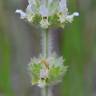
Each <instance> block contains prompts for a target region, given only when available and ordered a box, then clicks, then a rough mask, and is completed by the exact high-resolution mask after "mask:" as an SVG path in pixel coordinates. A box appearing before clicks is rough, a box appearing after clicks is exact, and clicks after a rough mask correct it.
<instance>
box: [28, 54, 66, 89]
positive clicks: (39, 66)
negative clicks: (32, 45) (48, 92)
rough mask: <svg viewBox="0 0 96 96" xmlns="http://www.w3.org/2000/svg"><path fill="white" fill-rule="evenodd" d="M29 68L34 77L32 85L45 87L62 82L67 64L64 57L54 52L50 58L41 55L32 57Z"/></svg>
mask: <svg viewBox="0 0 96 96" xmlns="http://www.w3.org/2000/svg"><path fill="white" fill-rule="evenodd" d="M28 69H29V72H30V76H31V78H32V85H34V84H36V85H38V86H39V87H45V86H46V85H54V84H56V83H58V82H60V81H61V80H62V77H63V76H64V74H65V73H66V71H67V66H64V60H63V57H57V56H56V54H52V56H51V57H48V58H44V57H43V56H40V57H39V58H33V59H31V62H30V63H29V67H28Z"/></svg>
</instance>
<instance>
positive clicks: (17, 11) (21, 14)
mask: <svg viewBox="0 0 96 96" xmlns="http://www.w3.org/2000/svg"><path fill="white" fill-rule="evenodd" d="M16 13H19V14H20V18H21V19H24V18H26V13H25V12H23V11H22V10H20V9H17V10H16Z"/></svg>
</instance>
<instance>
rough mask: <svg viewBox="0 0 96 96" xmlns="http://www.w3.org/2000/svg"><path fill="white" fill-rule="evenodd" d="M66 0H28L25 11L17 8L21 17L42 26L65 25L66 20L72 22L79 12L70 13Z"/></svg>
mask: <svg viewBox="0 0 96 96" xmlns="http://www.w3.org/2000/svg"><path fill="white" fill-rule="evenodd" d="M66 5H67V4H66V0H28V6H27V8H26V10H25V12H24V11H22V10H20V9H17V10H16V13H19V14H20V18H21V19H27V21H28V22H30V23H33V24H36V25H37V24H38V25H40V27H41V28H44V29H47V28H49V27H53V26H56V27H64V24H65V23H66V22H70V23H71V22H72V21H73V18H74V16H79V13H78V12H74V13H73V14H71V15H70V14H69V12H68V8H67V6H66Z"/></svg>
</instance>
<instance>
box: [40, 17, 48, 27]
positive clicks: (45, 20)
mask: <svg viewBox="0 0 96 96" xmlns="http://www.w3.org/2000/svg"><path fill="white" fill-rule="evenodd" d="M40 25H41V27H42V28H44V29H46V28H48V27H49V25H50V23H49V22H48V17H42V20H41V21H40Z"/></svg>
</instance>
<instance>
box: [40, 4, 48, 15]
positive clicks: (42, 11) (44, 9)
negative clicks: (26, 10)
mask: <svg viewBox="0 0 96 96" xmlns="http://www.w3.org/2000/svg"><path fill="white" fill-rule="evenodd" d="M39 12H40V15H41V16H42V17H48V15H49V12H48V8H47V7H46V6H45V5H41V6H40V11H39Z"/></svg>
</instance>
